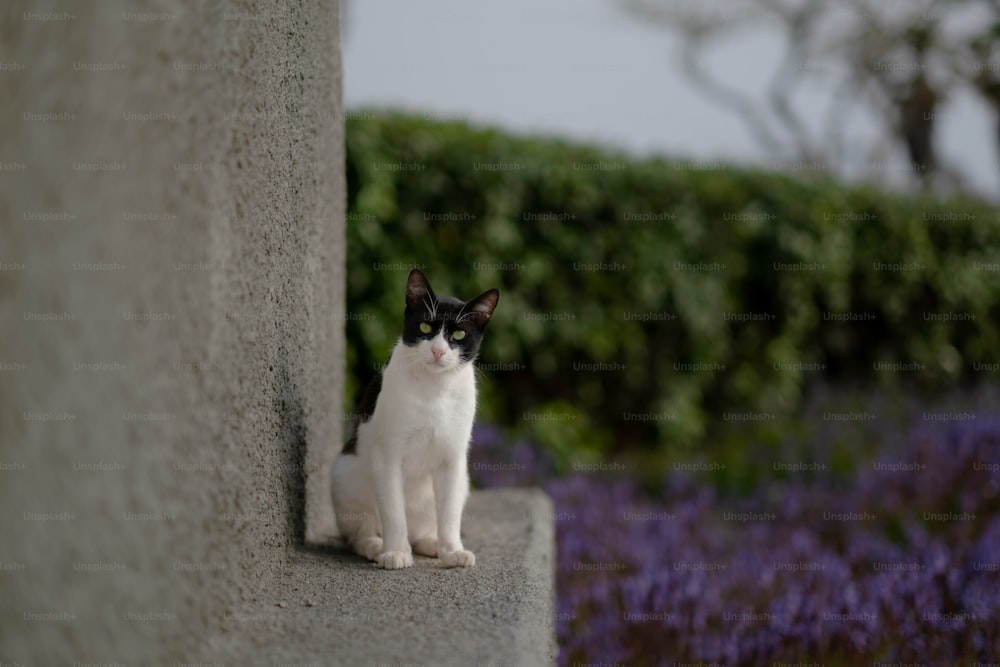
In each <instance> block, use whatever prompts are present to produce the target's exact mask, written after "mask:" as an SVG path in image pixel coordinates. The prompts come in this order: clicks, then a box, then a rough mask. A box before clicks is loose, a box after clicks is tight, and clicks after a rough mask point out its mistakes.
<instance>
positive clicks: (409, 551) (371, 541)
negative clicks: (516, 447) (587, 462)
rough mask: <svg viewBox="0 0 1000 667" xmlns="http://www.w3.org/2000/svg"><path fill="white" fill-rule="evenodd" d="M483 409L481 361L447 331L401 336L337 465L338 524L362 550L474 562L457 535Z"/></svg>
mask: <svg viewBox="0 0 1000 667" xmlns="http://www.w3.org/2000/svg"><path fill="white" fill-rule="evenodd" d="M442 331H443V329H442ZM433 350H436V351H437V352H438V353H439V354H440V359H439V360H437V361H435V357H434V352H433ZM442 352H443V354H441V353H442ZM475 412H476V382H475V371H474V368H473V365H472V363H471V362H470V363H462V362H461V359H460V358H459V353H458V351H457V350H454V349H452V348H451V347H450V346H449V345H448V343H447V341H445V339H444V337H443V334H442V333H441V332H439V333H438V335H437V336H435V338H434V339H433V340H429V341H428V340H422V341H420V343H418V344H417V345H416V346H414V347H409V346H407V345H405V344H404V343H403V341H402V340H399V341H398V342H397V343H396V347H395V349H394V350H393V353H392V356H391V358H390V359H389V363H388V364H387V365H386V367H385V369H384V371H383V377H382V390H381V392H380V393H379V396H378V401H377V403H376V406H375V411H374V413H373V414H372V415H371V418H370V419H369V420H368V421H367V422H365V423H363V424H360V425H359V427H358V433H357V435H358V443H357V453H356V454H340V455H339V456H338V457H337V459H336V462H335V463H334V466H333V471H332V488H333V506H334V511H335V513H336V516H337V525H338V526H339V528H340V532H341V534H342V535H343V536H344V537H345V538H346V539H347V541H348V542H349V543H350V545H351V547H352V548H353V549H354V550H355V551H356V552H357V553H359V554H361V555H362V556H364V557H365V558H368V559H370V560H373V561H375V562H376V563H377V564H378V565H379V566H380V567H384V568H388V569H396V568H402V567H409V566H411V565H413V552H414V551H416V552H417V553H418V554H422V555H426V556H437V557H438V558H440V559H441V561H442V563H443V564H444V565H445V566H447V567H456V566H458V567H467V566H471V565H474V564H475V562H476V557H475V556H474V555H473V554H472V552H470V551H466V550H465V548H464V547H463V546H462V539H461V537H460V535H459V529H460V524H461V519H462V510H463V508H464V507H465V501H466V499H467V498H468V495H469V472H468V467H467V455H468V448H469V439H470V437H471V435H472V422H473V418H474V417H475ZM411 545H412V548H411Z"/></svg>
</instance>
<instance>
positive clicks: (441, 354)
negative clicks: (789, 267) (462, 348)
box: [431, 347, 447, 363]
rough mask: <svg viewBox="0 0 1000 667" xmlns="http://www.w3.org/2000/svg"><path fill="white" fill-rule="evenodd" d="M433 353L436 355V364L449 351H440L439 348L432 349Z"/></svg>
mask: <svg viewBox="0 0 1000 667" xmlns="http://www.w3.org/2000/svg"><path fill="white" fill-rule="evenodd" d="M431 352H432V353H433V354H434V361H435V363H436V362H438V361H441V357H443V356H444V353H445V352H447V350H438V349H437V348H433V347H432V348H431Z"/></svg>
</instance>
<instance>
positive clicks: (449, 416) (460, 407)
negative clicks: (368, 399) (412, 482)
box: [380, 373, 476, 442]
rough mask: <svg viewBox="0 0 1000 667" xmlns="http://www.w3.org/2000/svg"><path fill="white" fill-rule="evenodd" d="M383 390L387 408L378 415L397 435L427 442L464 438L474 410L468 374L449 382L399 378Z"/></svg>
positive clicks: (473, 386)
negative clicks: (388, 423) (389, 424)
mask: <svg viewBox="0 0 1000 667" xmlns="http://www.w3.org/2000/svg"><path fill="white" fill-rule="evenodd" d="M389 379H390V378H387V380H389ZM392 379H396V378H392ZM383 392H386V393H387V396H386V397H385V398H386V399H387V400H386V401H385V403H384V407H385V408H386V409H385V410H384V411H383V414H382V415H380V416H381V417H382V418H384V419H385V420H386V421H387V422H390V423H391V430H392V431H394V432H395V433H396V434H397V435H399V436H401V437H403V438H405V439H407V440H411V441H428V442H433V441H443V440H455V439H463V438H466V439H467V437H468V432H469V431H470V430H471V428H472V421H473V419H474V417H475V410H476V389H475V381H474V378H473V377H472V376H471V373H470V375H469V377H462V376H460V377H457V378H455V380H454V381H453V382H450V383H437V382H420V381H418V380H413V379H404V378H399V381H398V382H394V383H391V384H390V385H389V386H388V387H385V388H383Z"/></svg>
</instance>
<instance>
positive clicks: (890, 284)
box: [347, 112, 1000, 466]
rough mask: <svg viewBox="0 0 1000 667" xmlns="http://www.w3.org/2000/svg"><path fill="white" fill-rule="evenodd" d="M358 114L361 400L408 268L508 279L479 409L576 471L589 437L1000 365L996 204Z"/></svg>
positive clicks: (491, 281) (695, 433) (602, 450)
mask: <svg viewBox="0 0 1000 667" xmlns="http://www.w3.org/2000/svg"><path fill="white" fill-rule="evenodd" d="M352 116H353V119H351V120H348V122H347V183H348V209H349V210H348V226H347V230H348V231H347V234H348V246H347V247H348V262H347V266H348V294H347V303H348V309H349V313H350V316H349V318H348V322H347V333H348V346H349V349H348V376H349V378H351V380H350V382H351V383H353V384H350V385H349V389H351V390H352V391H349V392H348V395H349V396H350V397H351V398H350V400H351V402H352V405H353V401H354V398H355V397H356V396H357V393H358V390H359V388H361V385H360V383H362V382H365V381H367V378H368V377H370V376H371V375H372V374H373V373H374V370H375V368H377V366H378V365H379V364H381V363H382V362H383V361H384V360H385V358H386V355H387V354H388V351H389V350H390V348H391V346H392V344H393V343H394V341H395V339H396V337H397V336H398V334H399V329H400V326H401V315H402V307H403V300H402V294H403V285H404V282H405V276H406V273H407V271H408V270H409V269H410V268H411V267H412V266H420V267H423V268H424V269H425V270H426V272H427V274H428V276H429V278H430V280H431V283H432V285H433V286H434V287H435V289H436V290H437V291H438V292H439V293H442V294H455V295H458V296H461V297H464V298H470V297H471V296H474V295H475V294H478V293H479V292H481V291H483V290H485V289H487V288H490V287H499V288H500V290H501V299H500V305H499V308H498V310H497V313H496V315H495V317H494V320H493V322H492V323H491V325H490V331H489V334H488V335H487V337H486V341H485V344H484V348H483V351H482V353H481V355H480V359H481V361H482V364H481V365H482V368H483V370H484V372H485V374H486V375H487V376H489V380H488V381H487V382H484V383H483V385H482V386H483V401H482V405H483V407H482V409H481V412H480V414H481V415H482V416H484V417H486V418H488V419H490V420H492V421H494V422H497V423H503V424H507V425H510V426H513V427H516V430H519V431H521V432H523V433H526V434H528V435H530V436H531V437H532V438H533V439H535V440H536V441H538V442H540V443H541V444H542V445H543V446H544V447H546V448H547V450H550V451H552V452H555V453H556V457H555V459H556V465H557V466H565V461H566V459H565V457H564V456H559V452H568V451H569V448H570V447H572V449H573V451H574V456H575V457H576V458H577V459H579V458H581V457H583V458H584V459H586V457H587V456H591V457H597V456H607V455H610V454H612V453H621V452H623V451H624V450H627V449H636V448H638V449H643V448H646V449H656V448H658V447H659V446H660V445H661V444H662V443H664V442H668V441H669V442H671V443H686V444H694V443H698V442H703V441H704V440H705V436H706V434H710V433H711V432H712V431H713V430H714V429H715V427H717V426H720V425H722V426H724V425H725V423H726V422H731V421H733V419H736V420H744V419H747V420H750V419H759V418H762V417H763V418H769V415H770V416H774V417H775V418H780V417H781V416H783V415H787V414H791V413H792V412H794V411H795V409H796V408H797V407H798V406H799V404H800V402H801V400H802V397H803V395H804V388H806V387H807V386H809V385H810V384H811V382H812V379H813V378H820V377H822V378H823V379H824V380H825V381H833V382H836V381H838V380H843V379H850V380H852V381H856V382H862V383H874V384H877V385H880V386H883V387H885V388H887V389H891V388H893V387H901V386H910V387H912V386H919V387H924V388H927V389H934V388H941V387H949V386H952V385H953V384H954V383H956V382H963V381H965V380H967V379H970V378H974V377H977V376H978V377H983V373H984V372H985V373H987V374H992V377H996V371H997V366H996V365H995V364H997V362H1000V332H998V330H997V327H996V326H995V323H996V322H997V321H1000V305H998V304H1000V302H998V296H1000V280H998V279H997V278H998V273H997V272H998V270H1000V265H998V264H997V262H998V261H1000V260H998V258H1000V216H998V212H997V210H996V209H993V208H990V207H988V206H986V205H985V204H981V203H976V202H973V201H967V200H957V199H956V200H947V201H944V200H937V199H930V198H926V197H909V196H901V195H894V194H888V193H885V192H879V191H876V190H873V189H870V188H866V187H845V186H842V185H838V184H837V183H834V182H831V181H829V180H825V179H822V178H819V179H813V180H806V179H799V178H792V177H789V176H786V175H779V174H773V173H766V172H762V171H756V170H751V169H737V168H729V167H724V168H708V167H701V166H698V165H696V164H691V163H687V162H674V161H668V160H664V159H652V160H642V161H638V160H633V159H630V158H628V157H626V156H624V155H622V154H619V153H614V152H609V151H605V150H599V149H596V148H592V147H586V146H576V145H567V144H565V143H561V142H558V141H552V140H548V139H530V138H516V137H512V136H509V135H507V134H504V133H502V132H499V131H496V130H490V129H476V128H471V127H468V126H465V125H462V124H456V123H441V122H432V121H428V120H423V119H418V118H413V117H407V116H403V115H395V114H377V113H367V112H363V113H355V114H352ZM883 364H884V365H883ZM765 413H766V414H765Z"/></svg>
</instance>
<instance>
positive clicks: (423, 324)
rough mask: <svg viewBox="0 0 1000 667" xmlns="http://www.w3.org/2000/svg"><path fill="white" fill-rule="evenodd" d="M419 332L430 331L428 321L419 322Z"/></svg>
mask: <svg viewBox="0 0 1000 667" xmlns="http://www.w3.org/2000/svg"><path fill="white" fill-rule="evenodd" d="M420 332H421V333H430V332H431V323H430V322H421V323H420Z"/></svg>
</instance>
